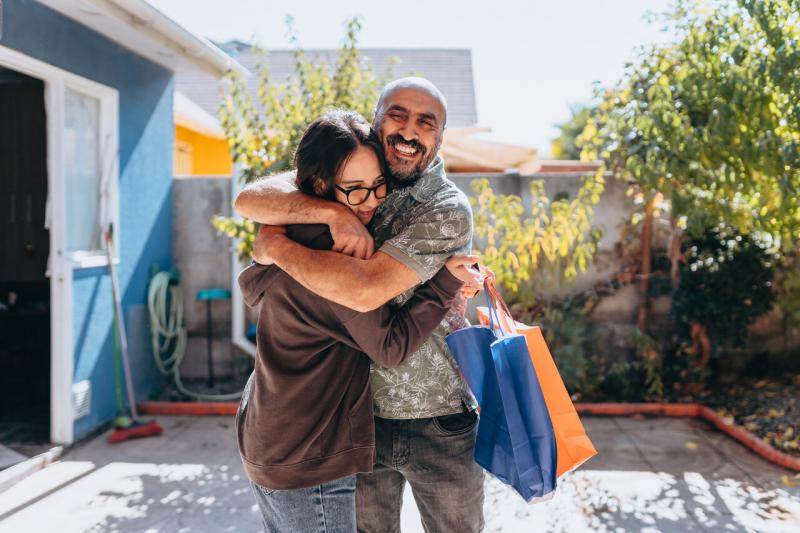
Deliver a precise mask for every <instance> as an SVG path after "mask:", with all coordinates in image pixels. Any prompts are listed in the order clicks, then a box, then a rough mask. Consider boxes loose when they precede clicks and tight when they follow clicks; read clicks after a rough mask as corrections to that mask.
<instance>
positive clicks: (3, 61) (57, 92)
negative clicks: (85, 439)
mask: <svg viewBox="0 0 800 533" xmlns="http://www.w3.org/2000/svg"><path fill="white" fill-rule="evenodd" d="M0 66H2V67H5V68H9V69H11V70H15V71H17V72H20V73H22V74H26V75H28V76H31V77H34V78H37V79H40V80H42V81H44V98H45V102H44V104H45V113H46V117H47V118H46V124H47V187H48V189H47V194H48V203H49V205H48V211H49V222H50V261H49V266H48V272H49V275H50V329H51V335H50V440H51V442H53V443H58V444H71V443H72V442H73V441H74V423H75V420H74V413H73V399H72V380H73V363H74V346H73V336H72V324H73V316H72V283H73V271H74V270H75V269H80V268H90V267H100V266H107V265H108V260H107V259H106V257H105V256H100V255H99V254H88V255H87V254H77V256H76V254H67V253H66V252H65V250H66V232H65V231H64V229H65V226H66V224H67V220H66V193H65V189H66V184H65V181H64V180H65V178H64V172H63V169H64V145H63V134H64V126H65V124H64V117H65V113H64V111H65V109H64V90H65V87H69V88H70V89H73V90H76V91H78V92H82V93H84V94H87V95H89V96H92V97H94V98H97V99H98V100H99V101H100V139H107V140H108V142H109V147H108V150H107V152H108V153H109V154H111V160H110V161H108V162H103V168H105V166H106V165H107V166H108V168H109V172H110V174H109V176H108V180H109V218H110V219H111V220H112V221H113V223H114V233H115V245H116V249H117V250H119V249H120V247H119V237H118V236H119V234H120V225H119V155H118V154H119V93H118V92H117V90H116V89H113V88H111V87H108V86H106V85H103V84H100V83H97V82H94V81H91V80H88V79H86V78H83V77H81V76H78V75H75V74H73V73H71V72H68V71H66V70H62V69H60V68H58V67H55V66H53V65H50V64H49V63H46V62H44V61H41V60H39V59H36V58H33V57H30V56H28V55H26V54H23V53H21V52H18V51H16V50H13V49H11V48H8V47H5V46H2V45H0ZM115 256H116V257H118V255H117V254H115ZM115 262H116V260H115Z"/></svg>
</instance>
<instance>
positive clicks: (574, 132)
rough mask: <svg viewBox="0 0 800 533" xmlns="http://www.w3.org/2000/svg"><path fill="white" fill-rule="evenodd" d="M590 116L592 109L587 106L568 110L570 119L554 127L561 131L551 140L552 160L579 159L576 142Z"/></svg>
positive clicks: (579, 152)
mask: <svg viewBox="0 0 800 533" xmlns="http://www.w3.org/2000/svg"><path fill="white" fill-rule="evenodd" d="M591 114H592V108H591V107H589V106H584V105H576V106H572V107H571V108H570V115H571V116H570V118H569V119H568V120H567V121H566V122H564V123H563V124H557V125H556V127H557V128H558V129H559V130H561V134H560V135H559V136H558V137H556V138H555V139H553V140H552V141H551V144H550V150H551V151H552V154H553V157H554V158H556V159H580V158H581V149H580V147H578V145H577V143H576V140H577V138H578V135H580V134H581V132H583V129H584V128H585V127H586V123H587V122H588V121H589V117H590V116H591Z"/></svg>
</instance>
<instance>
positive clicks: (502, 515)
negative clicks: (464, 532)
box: [0, 417, 800, 533]
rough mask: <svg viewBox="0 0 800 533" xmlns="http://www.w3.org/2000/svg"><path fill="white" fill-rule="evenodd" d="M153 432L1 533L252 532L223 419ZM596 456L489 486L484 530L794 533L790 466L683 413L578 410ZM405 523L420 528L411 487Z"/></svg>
mask: <svg viewBox="0 0 800 533" xmlns="http://www.w3.org/2000/svg"><path fill="white" fill-rule="evenodd" d="M159 420H160V421H161V422H162V424H163V425H164V426H165V429H166V431H165V434H164V435H163V436H162V437H159V438H153V439H144V440H140V441H131V442H126V443H122V444H120V445H117V446H116V447H112V446H109V445H107V444H106V443H105V440H104V439H103V438H102V437H99V438H97V439H94V440H92V441H90V442H88V443H86V444H84V445H82V446H80V447H78V448H76V449H74V450H72V451H71V452H70V453H69V454H68V455H67V457H66V458H65V460H64V461H62V462H61V463H58V464H56V465H53V466H51V467H49V468H47V469H45V470H44V471H42V472H40V473H38V474H36V475H35V476H33V477H31V478H29V479H28V480H26V481H24V482H22V483H20V484H19V485H18V486H15V487H14V488H13V489H11V493H10V498H6V495H7V494H9V493H5V494H3V496H4V498H3V499H0V532H3V533H5V532H14V533H19V532H39V531H42V532H45V531H47V532H50V531H54V530H58V531H59V532H71V531H103V532H106V531H126V532H127V531H151V532H156V531H164V532H167V531H168V532H179V531H208V532H217V531H236V532H240V531H241V532H246V531H259V530H260V518H259V516H258V512H257V510H256V508H255V506H254V502H253V499H252V494H251V493H250V489H249V485H248V483H247V480H246V478H245V477H244V474H243V471H242V468H241V465H240V464H239V458H238V455H237V452H236V444H235V435H234V433H233V428H232V420H231V419H228V418H220V417H217V418H213V417H208V418H184V417H163V418H161V419H159ZM585 423H586V427H587V431H588V433H589V435H590V437H591V438H592V440H593V441H594V443H595V445H596V446H597V448H598V451H599V454H598V456H597V457H596V458H594V459H592V460H591V461H589V462H588V463H587V464H586V465H584V466H583V467H582V468H581V469H579V470H578V471H577V472H574V473H572V474H569V475H568V476H567V477H566V478H565V479H563V480H562V482H561V484H560V488H559V490H558V492H557V494H556V495H555V497H553V498H552V499H551V500H549V501H546V502H540V503H537V504H533V505H531V504H527V503H525V502H523V501H522V500H521V499H520V498H519V497H518V496H516V495H515V494H514V493H513V492H511V491H510V490H509V489H508V488H507V487H506V486H504V485H502V484H501V483H499V482H498V481H496V480H494V479H488V478H487V482H486V505H485V515H486V526H487V527H486V530H487V531H502V532H505V533H509V532H520V533H522V532H526V533H527V532H532V531H553V532H555V531H564V532H567V531H568V532H570V533H572V532H574V531H664V532H670V531H675V532H678V531H680V532H686V531H715V532H716V531H771V532H783V531H787V532H788V531H800V491H798V490H797V488H792V487H787V486H785V485H784V484H783V482H782V477H783V476H784V475H789V476H790V477H791V475H792V473H789V472H788V471H786V470H783V469H780V468H778V467H775V466H774V465H771V464H769V463H767V462H765V461H763V460H761V459H760V458H759V457H756V456H754V455H752V454H751V453H750V452H749V451H748V450H746V449H745V448H743V447H742V446H740V445H739V444H737V443H735V442H732V441H730V440H729V439H728V438H727V437H725V436H724V435H721V434H719V433H717V432H715V431H713V430H712V429H711V428H709V427H708V426H707V425H706V424H705V423H703V422H701V421H696V420H690V419H663V418H661V419H647V418H638V419H636V418H588V417H587V418H585ZM402 520H403V531H404V532H411V531H422V528H421V526H420V525H419V520H418V516H417V515H416V509H415V508H414V505H413V498H412V497H411V495H410V491H406V499H405V506H404V510H403V517H402Z"/></svg>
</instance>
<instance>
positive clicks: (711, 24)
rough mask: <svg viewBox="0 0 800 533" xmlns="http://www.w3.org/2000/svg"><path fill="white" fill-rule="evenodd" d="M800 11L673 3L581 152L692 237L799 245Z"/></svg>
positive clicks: (782, 5) (611, 94)
mask: <svg viewBox="0 0 800 533" xmlns="http://www.w3.org/2000/svg"><path fill="white" fill-rule="evenodd" d="M799 13H800V4H799V3H798V2H797V1H796V0H771V1H768V2H766V1H746V0H740V1H739V2H738V3H737V2H725V1H722V0H715V1H706V2H699V1H698V2H695V1H688V0H685V1H680V2H678V3H677V5H676V7H675V8H674V9H673V11H672V12H670V13H668V15H667V17H666V23H667V30H668V31H669V32H671V34H672V35H673V36H674V40H673V42H671V43H669V44H667V45H661V46H656V47H652V48H649V49H644V50H642V51H641V52H640V53H639V55H638V57H637V58H636V59H635V60H634V61H633V62H632V63H631V64H630V65H629V66H628V68H627V70H626V73H625V75H624V76H623V78H622V80H621V81H620V82H619V84H618V85H617V86H616V87H614V88H612V89H608V90H606V91H605V92H604V93H603V94H602V95H601V96H602V102H601V103H600V105H599V107H598V110H597V112H596V113H595V114H594V116H593V117H592V118H591V119H590V120H589V123H588V124H587V126H586V128H585V129H584V131H583V133H582V134H581V135H580V136H579V139H578V144H579V145H580V146H581V147H582V149H583V156H584V157H588V158H597V157H598V156H599V157H602V159H604V160H605V161H606V164H607V166H608V168H609V170H611V171H612V172H613V173H615V174H616V175H618V176H620V177H622V178H626V179H632V180H634V181H635V182H636V184H637V186H638V187H639V189H640V191H641V194H642V195H643V196H644V197H645V198H650V197H652V196H653V195H654V194H656V193H662V194H664V196H665V198H666V199H667V200H669V201H670V202H671V207H672V210H673V216H675V217H676V220H678V221H679V227H681V228H685V229H687V230H688V231H689V233H690V234H692V235H701V234H702V233H703V231H704V230H705V228H708V227H715V226H717V224H719V223H720V221H724V222H725V223H726V224H727V225H729V226H731V227H737V228H738V230H739V231H740V232H741V233H742V234H743V235H748V234H751V233H753V232H755V231H761V232H765V233H769V234H770V235H772V236H773V238H774V240H775V242H776V243H778V244H779V245H780V246H781V248H782V249H783V251H784V252H788V251H790V250H793V249H794V248H796V246H797V244H798V241H799V240H800V195H798V189H800V148H799V146H800V105H798V102H800V76H798V75H797V72H798V71H800V15H799Z"/></svg>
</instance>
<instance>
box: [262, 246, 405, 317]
mask: <svg viewBox="0 0 800 533" xmlns="http://www.w3.org/2000/svg"><path fill="white" fill-rule="evenodd" d="M268 253H269V256H270V258H271V259H272V260H273V261H274V262H275V264H276V265H278V266H279V267H280V268H281V269H282V270H284V271H285V272H286V273H287V274H289V275H290V276H291V277H292V278H294V279H295V281H297V282H298V283H300V284H301V285H303V286H304V287H305V288H306V289H308V290H310V291H311V292H313V293H315V294H317V295H319V296H322V297H323V298H325V299H328V300H331V301H332V302H336V303H337V304H339V305H343V306H345V307H349V308H350V309H353V310H355V311H360V312H366V311H371V310H373V309H376V308H377V307H380V306H381V305H383V304H384V303H385V302H388V301H389V300H391V299H392V298H393V297H395V296H397V295H398V294H400V293H402V292H403V291H404V290H406V289H408V288H411V287H413V286H414V285H415V284H416V283H418V281H419V280H415V279H414V274H413V273H411V278H410V280H409V279H397V278H398V276H394V278H393V279H391V280H386V279H384V276H382V275H381V271H383V272H385V271H386V269H385V268H381V267H380V265H378V264H377V263H375V262H374V261H376V260H375V259H374V258H373V259H369V260H364V259H356V258H353V257H350V256H347V255H344V254H340V253H336V252H329V251H323V250H312V249H310V248H306V247H305V246H302V245H300V244H298V243H296V242H294V241H292V240H291V239H289V238H286V237H281V238H274V239H273V240H272V241H271V242H270V245H269V250H268ZM376 255H381V254H376ZM390 260H392V259H390ZM392 261H393V260H392ZM376 267H378V268H376ZM401 278H402V276H401ZM405 285H408V286H405Z"/></svg>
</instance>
